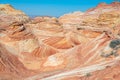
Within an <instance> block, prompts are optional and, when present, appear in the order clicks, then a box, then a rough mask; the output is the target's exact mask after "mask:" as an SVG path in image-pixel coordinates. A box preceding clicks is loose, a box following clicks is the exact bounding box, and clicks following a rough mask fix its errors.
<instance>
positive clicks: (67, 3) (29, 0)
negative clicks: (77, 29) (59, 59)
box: [0, 0, 113, 17]
mask: <svg viewBox="0 0 120 80" xmlns="http://www.w3.org/2000/svg"><path fill="white" fill-rule="evenodd" d="M102 2H105V3H107V4H109V3H111V2H113V0H0V4H11V5H12V6H13V7H14V8H15V9H18V10H22V11H24V12H25V13H26V14H27V15H29V16H55V17H59V16H62V15H63V14H67V13H71V12H74V11H82V12H84V11H86V10H88V9H89V8H92V7H95V6H97V5H98V4H99V3H102Z"/></svg>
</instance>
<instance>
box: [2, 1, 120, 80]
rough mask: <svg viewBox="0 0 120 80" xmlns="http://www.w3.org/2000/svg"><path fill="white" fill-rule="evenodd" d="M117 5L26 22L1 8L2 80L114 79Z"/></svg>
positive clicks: (119, 26)
mask: <svg viewBox="0 0 120 80" xmlns="http://www.w3.org/2000/svg"><path fill="white" fill-rule="evenodd" d="M119 38H120V3H119V2H114V3H111V4H105V3H101V4H99V5H98V6H96V7H95V8H92V9H89V10H88V11H86V12H84V13H83V12H74V13H70V14H65V15H63V16H61V17H59V18H55V17H48V16H46V17H36V18H34V19H30V18H29V17H28V16H27V15H25V14H24V13H23V12H21V11H19V10H15V9H14V8H13V7H12V6H11V5H9V4H1V5H0V79H1V80H4V79H5V80H119V79H120V71H119V70H120V56H119V55H120V49H119V48H120V39H119Z"/></svg>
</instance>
